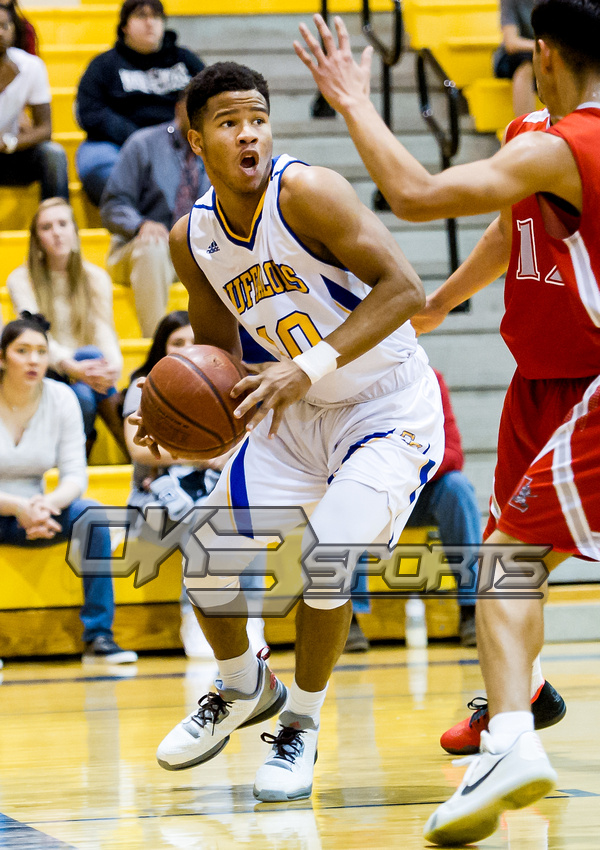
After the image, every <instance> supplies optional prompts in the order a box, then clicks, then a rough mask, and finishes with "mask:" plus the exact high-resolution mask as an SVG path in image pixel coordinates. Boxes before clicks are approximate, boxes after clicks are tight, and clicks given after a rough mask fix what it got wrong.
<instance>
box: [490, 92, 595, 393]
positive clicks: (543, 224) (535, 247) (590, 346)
mask: <svg viewBox="0 0 600 850" xmlns="http://www.w3.org/2000/svg"><path fill="white" fill-rule="evenodd" d="M531 131H538V132H546V133H552V134H554V135H556V136H560V137H561V138H563V139H564V140H565V141H566V142H567V144H568V145H569V147H570V148H571V151H572V153H573V156H574V158H575V161H576V163H577V167H578V169H579V173H580V175H581V181H582V184H583V206H582V211H581V216H574V215H569V214H568V212H565V211H564V210H562V209H561V208H560V207H559V206H557V205H556V204H555V203H554V202H553V201H552V199H551V198H548V197H546V196H545V195H540V194H537V195H531V196H530V197H528V198H525V199H524V200H522V201H520V202H519V203H517V204H515V205H514V206H513V208H512V251H511V257H510V263H509V267H508V271H507V273H506V284H505V294H504V301H505V307H506V313H505V315H504V318H503V319H502V323H501V326H500V330H501V333H502V336H503V338H504V341H505V342H506V344H507V346H508V347H509V349H510V351H511V352H512V354H513V357H514V358H515V360H516V361H517V365H518V368H519V371H520V373H521V374H522V375H523V376H524V377H525V378H529V379H537V378H578V377H584V376H588V375H597V374H599V373H600V287H599V282H600V215H599V211H600V161H599V159H598V151H599V150H600V104H596V103H594V104H584V105H583V106H580V107H579V108H578V109H577V110H575V111H574V112H572V113H570V114H569V115H567V116H566V117H565V118H563V119H561V120H560V121H558V122H557V123H556V124H555V125H554V126H551V125H550V118H549V115H548V112H547V110H543V111H540V112H535V113H532V114H530V115H527V116H524V117H522V118H517V119H516V120H515V121H513V122H512V123H511V125H510V126H509V128H508V133H507V141H509V140H510V139H512V138H514V137H515V136H516V135H518V134H520V133H524V132H531Z"/></svg>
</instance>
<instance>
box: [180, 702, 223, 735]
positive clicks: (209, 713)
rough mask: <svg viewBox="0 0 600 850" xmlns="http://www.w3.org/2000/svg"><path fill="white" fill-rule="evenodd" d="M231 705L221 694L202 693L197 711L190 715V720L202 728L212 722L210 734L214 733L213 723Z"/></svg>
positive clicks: (214, 723)
mask: <svg viewBox="0 0 600 850" xmlns="http://www.w3.org/2000/svg"><path fill="white" fill-rule="evenodd" d="M230 705H231V703H230V702H226V701H225V700H224V699H223V697H222V696H221V694H214V693H212V692H211V693H208V694H204V696H203V697H200V699H199V700H198V706H199V707H198V711H197V712H196V713H195V714H193V715H192V716H191V718H190V719H191V720H193V721H194V723H197V724H198V726H200V727H201V728H202V729H204V727H205V726H206V725H207V724H208V723H211V722H212V734H213V735H214V734H215V725H216V723H217V721H218V720H219V717H220V715H221V714H226V713H227V709H228V708H229V706H230Z"/></svg>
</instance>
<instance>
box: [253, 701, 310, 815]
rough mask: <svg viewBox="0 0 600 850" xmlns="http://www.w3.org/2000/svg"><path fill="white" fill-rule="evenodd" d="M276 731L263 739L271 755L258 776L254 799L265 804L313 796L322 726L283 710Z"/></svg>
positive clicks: (264, 733) (265, 733)
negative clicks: (318, 740) (269, 745)
mask: <svg viewBox="0 0 600 850" xmlns="http://www.w3.org/2000/svg"><path fill="white" fill-rule="evenodd" d="M276 732H277V734H276V735H270V734H269V733H268V732H263V734H262V735H261V736H260V737H261V739H262V740H263V741H264V742H265V743H266V744H271V752H270V753H269V755H268V756H267V759H266V761H265V763H264V764H263V765H262V767H260V768H259V769H258V772H257V774H256V779H255V780H254V796H255V797H257V798H258V799H259V800H262V801H263V802H265V803H276V802H281V801H285V800H300V799H302V798H303V797H310V795H311V792H312V786H313V771H314V767H315V762H316V760H317V739H318V737H319V727H318V726H316V725H315V723H314V721H313V719H312V718H311V717H305V716H301V715H299V714H294V713H293V712H291V711H284V712H283V713H282V714H281V717H280V718H279V724H278V726H277V730H276Z"/></svg>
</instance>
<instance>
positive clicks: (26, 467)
mask: <svg viewBox="0 0 600 850" xmlns="http://www.w3.org/2000/svg"><path fill="white" fill-rule="evenodd" d="M47 330H48V323H47V322H46V321H45V320H44V318H43V316H32V315H31V314H29V313H24V314H23V316H22V317H21V318H20V319H17V320H16V321H14V322H9V323H8V324H7V325H6V327H5V328H4V330H3V331H2V336H1V337H0V545H1V544H11V545H13V546H14V545H16V546H41V545H49V544H50V542H59V541H64V540H66V539H68V537H69V534H70V532H71V529H72V526H73V523H74V522H75V520H76V519H77V517H78V516H79V515H80V514H81V513H82V511H83V510H84V509H85V508H87V507H89V506H91V505H95V504H97V503H96V502H92V501H90V500H88V499H82V498H81V496H82V494H83V493H84V491H85V489H86V484H87V472H86V464H85V451H84V433H83V424H82V420H81V411H80V408H79V405H78V404H77V399H76V398H75V395H74V393H73V391H72V390H71V389H70V388H69V387H68V386H66V385H65V384H63V383H59V382H57V381H53V380H50V379H49V378H45V374H46V369H47V366H48V337H47ZM54 466H58V472H59V481H58V486H57V487H56V489H54V490H52V491H51V492H49V493H44V487H43V476H44V474H45V473H46V472H47V471H48V470H49V469H51V468H53V467H54ZM110 553H111V541H110V532H109V529H108V528H107V527H106V526H104V527H102V528H96V529H94V532H93V534H92V537H91V541H90V547H89V554H90V556H91V557H92V558H109V557H110ZM64 569H65V570H68V569H69V567H68V566H67V564H66V563H65V564H64ZM56 580H57V581H60V576H57V577H56ZM83 591H84V604H83V607H82V609H81V620H82V622H83V626H84V632H83V640H84V642H85V651H84V654H83V660H84V661H89V662H107V663H112V664H122V663H127V662H133V661H136V660H137V656H136V654H135V652H126V651H124V650H122V649H121V648H120V647H119V646H117V644H116V643H115V642H114V639H113V633H112V622H113V616H114V598H113V586H112V579H111V577H110V576H95V575H87V576H85V577H84V579H83Z"/></svg>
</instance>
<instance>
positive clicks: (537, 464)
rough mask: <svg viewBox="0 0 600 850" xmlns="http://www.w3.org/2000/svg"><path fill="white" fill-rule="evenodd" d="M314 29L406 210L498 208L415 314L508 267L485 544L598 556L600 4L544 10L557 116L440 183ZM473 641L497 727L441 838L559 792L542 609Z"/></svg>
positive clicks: (322, 67)
mask: <svg viewBox="0 0 600 850" xmlns="http://www.w3.org/2000/svg"><path fill="white" fill-rule="evenodd" d="M315 20H316V24H317V28H318V30H319V34H320V36H321V39H322V45H323V46H322V47H321V45H320V44H319V42H318V41H317V40H316V39H315V38H314V37H313V36H312V35H311V34H310V32H309V31H308V29H307V28H306V27H304V26H302V27H301V32H302V35H303V37H304V40H305V42H306V44H307V45H308V48H309V50H310V53H312V56H311V55H310V53H309V52H308V51H307V50H306V49H305V47H304V46H302V45H300V44H299V43H296V44H295V49H296V53H297V54H298V55H299V57H300V58H301V59H302V61H303V62H304V64H305V65H307V67H309V68H310V70H311V72H312V74H313V77H314V79H315V81H316V82H317V84H318V85H319V88H320V89H321V91H322V93H323V94H324V95H325V97H326V98H327V100H328V101H329V103H330V104H331V105H332V106H333V107H334V108H335V109H337V110H338V111H339V112H340V113H341V114H342V116H343V117H344V119H345V121H346V124H347V126H348V129H349V131H350V135H351V136H352V139H353V141H354V143H355V145H356V147H357V149H358V151H359V153H360V155H361V157H362V159H363V161H364V162H365V165H366V166H367V168H368V170H369V173H370V174H371V176H372V178H373V179H374V181H375V182H376V183H377V185H378V187H379V189H380V190H381V191H382V192H383V194H384V195H385V197H386V198H387V200H388V202H389V204H390V206H391V208H392V210H393V211H394V212H395V213H396V215H398V216H399V217H401V218H406V219H409V220H413V221H428V220H432V219H437V218H454V217H458V216H462V215H475V214H480V213H485V212H490V211H493V210H499V211H500V215H499V216H498V218H497V219H496V220H495V221H494V222H493V224H492V225H490V227H489V228H488V229H487V231H486V233H485V234H484V236H483V238H482V239H481V240H480V242H479V244H478V245H477V246H476V248H475V250H474V251H473V253H472V254H471V256H470V257H469V258H468V259H467V260H466V261H465V262H464V263H463V265H462V266H461V268H460V269H459V270H458V271H457V272H455V274H453V275H452V276H451V277H450V278H449V280H448V281H447V282H446V283H445V284H444V285H443V286H442V287H441V288H440V289H439V290H438V291H437V292H435V293H433V295H431V296H430V297H429V298H428V302H427V306H426V308H425V310H424V311H423V312H422V313H420V314H417V316H415V317H413V319H412V321H413V324H414V325H415V327H416V329H417V331H419V332H422V333H424V332H426V331H429V330H432V329H433V328H435V327H437V325H439V324H440V323H441V322H442V321H443V319H444V318H445V317H446V315H447V314H448V312H449V311H450V310H451V309H452V308H453V307H455V306H456V305H458V304H460V303H462V302H463V301H464V300H465V299H467V298H469V297H471V296H473V295H475V293H476V292H478V291H479V290H480V289H483V288H484V287H485V286H487V285H488V284H489V283H491V282H492V281H494V280H496V279H497V278H498V277H500V276H501V275H502V274H504V273H505V272H506V298H505V302H506V315H505V317H504V319H503V321H502V328H501V331H502V335H503V337H504V339H505V340H506V343H507V345H508V346H509V348H510V350H511V351H512V353H513V354H514V356H515V359H516V360H517V371H516V373H515V376H514V378H513V381H512V383H511V386H510V389H509V392H508V394H507V401H506V404H505V407H504V411H503V416H502V424H501V433H500V440H499V460H498V468H497V471H496V486H495V498H494V500H493V509H492V515H493V518H492V519H491V521H490V523H489V525H488V534H489V537H488V542H490V543H496V544H499V545H506V544H510V543H531V544H533V543H535V544H553V546H554V551H552V552H551V553H550V554H549V555H547V556H546V558H545V562H546V566H547V568H548V569H552V568H554V567H555V566H556V565H557V564H558V563H560V562H561V561H562V560H564V558H565V557H567V556H568V555H569V554H580V555H584V556H585V557H588V558H593V559H595V560H600V486H599V485H600V405H599V401H600V377H599V376H600V288H599V285H598V282H599V281H600V218H599V217H598V214H597V211H598V209H600V163H599V162H598V160H597V151H598V149H599V143H600V5H599V3H598V0H541V2H539V4H538V5H537V6H536V7H535V9H534V11H533V15H532V25H533V29H534V32H535V36H536V38H535V51H534V56H533V64H534V70H535V75H536V80H537V85H538V92H539V95H540V98H541V100H542V101H543V102H544V103H545V104H546V105H547V107H548V108H547V110H542V111H540V112H537V113H533V114H531V115H529V116H526V117H525V118H521V119H517V121H516V122H513V124H512V125H511V126H510V128H509V131H508V133H507V141H506V144H505V145H504V146H503V147H502V149H501V150H500V151H499V152H498V153H497V154H496V155H495V156H493V157H491V158H490V159H489V160H485V161H480V162H476V163H471V164H468V165H459V166H456V167H454V168H449V169H447V170H446V171H444V172H442V173H441V174H436V175H430V174H429V173H428V172H427V171H426V169H424V168H423V166H422V165H420V163H419V162H417V160H415V159H414V157H412V156H411V155H410V154H409V153H408V151H407V150H406V149H405V148H404V147H403V146H402V145H401V144H400V143H399V142H398V141H397V139H395V138H394V136H393V135H392V133H391V132H390V131H389V130H388V129H387V128H386V127H385V125H384V124H383V122H382V120H381V119H380V118H379V116H378V115H377V113H376V111H375V108H374V107H373V105H372V103H371V102H370V99H369V80H370V66H371V57H372V49H371V48H370V47H369V48H367V49H366V51H365V52H364V53H363V57H362V60H361V62H360V64H357V63H356V62H355V61H354V60H353V58H352V53H351V50H350V42H349V39H348V33H347V31H346V29H345V27H344V25H343V23H342V22H341V20H340V19H339V18H336V30H337V36H338V45H339V46H338V45H336V43H335V40H334V38H333V36H332V34H331V32H330V31H329V29H328V28H327V27H326V26H325V24H324V22H323V20H322V19H321V18H320V17H317V18H316V19H315ZM313 57H314V59H313ZM315 60H316V61H315ZM477 633H478V649H479V656H480V661H481V667H482V672H483V676H484V680H485V684H486V689H487V693H488V698H489V716H490V717H491V720H490V721H489V732H487V731H482V732H481V735H480V744H481V753H480V755H479V756H477V757H476V759H475V761H474V762H473V763H472V765H471V766H470V768H469V769H468V771H467V773H466V774H465V777H464V779H463V782H462V784H461V786H460V787H459V789H458V791H457V792H456V793H455V794H454V795H453V797H452V798H451V799H450V800H449V801H448V802H446V803H444V804H443V805H442V806H440V807H439V808H438V809H437V810H436V811H435V812H434V813H433V815H432V816H431V818H430V819H429V821H428V823H427V825H426V827H425V836H426V838H427V839H428V840H430V841H432V842H434V843H436V844H465V843H469V842H472V841H477V840H479V839H482V838H485V837H486V836H487V835H490V834H491V833H492V832H493V831H494V830H495V829H496V827H497V825H498V822H499V815H500V813H501V812H502V811H503V810H504V809H507V808H520V807H522V806H525V805H528V804H529V803H531V802H533V801H534V800H536V799H538V798H539V797H540V796H543V794H545V793H546V792H547V791H548V790H550V789H551V788H552V787H553V785H554V783H555V781H556V774H555V773H554V771H553V769H552V767H551V765H550V763H549V761H548V759H547V757H546V754H545V753H544V751H543V749H542V746H541V743H540V741H539V739H538V738H537V736H536V735H535V733H534V732H533V716H532V714H531V706H530V698H531V696H533V695H532V694H531V693H530V681H531V669H532V663H533V661H534V659H535V658H536V656H537V655H538V654H539V651H540V650H541V647H542V643H543V608H542V602H541V600H535V599H530V598H527V599H516V598H512V599H509V600H506V599H499V598H498V595H497V594H495V593H493V592H492V593H490V594H489V597H488V598H485V599H480V600H479V603H478V606H477ZM542 681H543V680H542ZM563 713H564V712H563ZM478 721H479V718H478Z"/></svg>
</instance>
